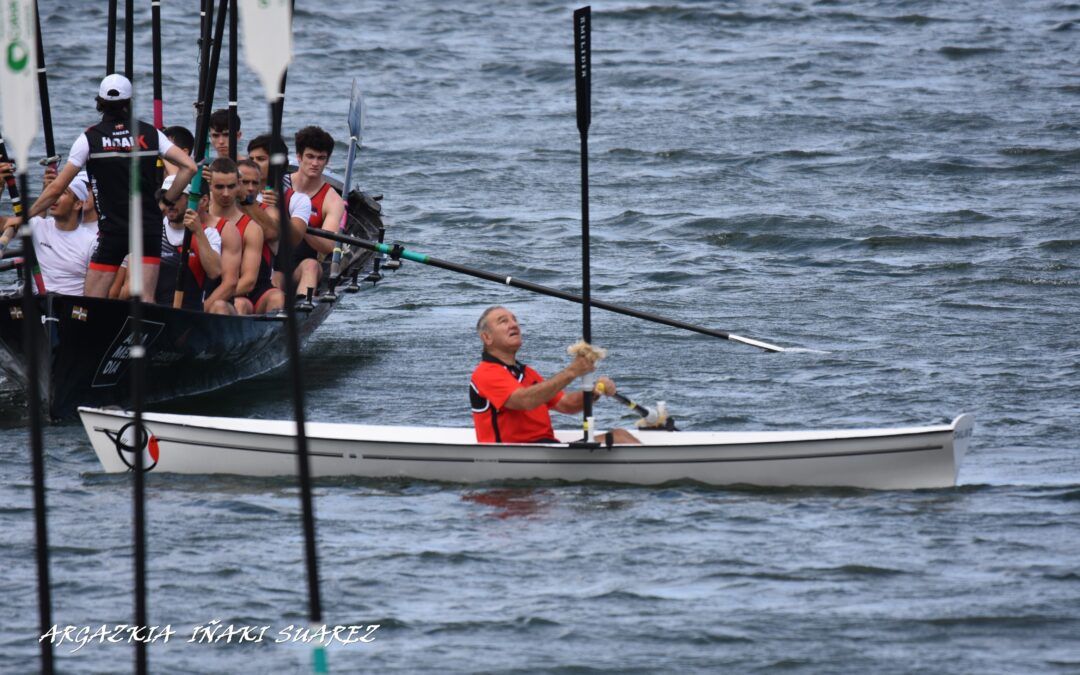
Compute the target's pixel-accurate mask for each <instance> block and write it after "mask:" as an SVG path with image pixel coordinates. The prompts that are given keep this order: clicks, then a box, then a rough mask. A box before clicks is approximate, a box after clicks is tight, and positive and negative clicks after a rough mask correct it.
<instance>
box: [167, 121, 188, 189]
mask: <svg viewBox="0 0 1080 675" xmlns="http://www.w3.org/2000/svg"><path fill="white" fill-rule="evenodd" d="M162 133H164V134H165V138H167V139H169V140H170V141H172V144H173V145H175V146H176V147H178V148H180V151H181V152H183V153H184V154H185V155H187V156H188V157H190V156H191V153H192V152H194V150H195V136H194V135H193V134H192V133H191V132H190V131H189V130H188V128H187V127H182V126H180V125H179V124H177V125H174V126H171V127H165V129H164V130H163V131H162ZM179 170H180V167H178V166H176V165H175V164H173V163H172V162H170V161H168V160H167V159H166V160H165V175H166V176H175V175H176V172H177V171H179Z"/></svg>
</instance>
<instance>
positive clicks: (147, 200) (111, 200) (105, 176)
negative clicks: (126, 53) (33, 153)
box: [27, 74, 195, 302]
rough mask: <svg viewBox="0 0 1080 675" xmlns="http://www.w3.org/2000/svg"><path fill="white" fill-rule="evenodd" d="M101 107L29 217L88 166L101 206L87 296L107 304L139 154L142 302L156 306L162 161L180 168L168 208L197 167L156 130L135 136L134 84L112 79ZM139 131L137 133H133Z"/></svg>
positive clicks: (122, 248) (124, 246)
mask: <svg viewBox="0 0 1080 675" xmlns="http://www.w3.org/2000/svg"><path fill="white" fill-rule="evenodd" d="M97 107H98V110H99V111H100V112H101V113H102V116H101V122H100V123H98V124H96V125H94V126H92V127H90V128H89V129H87V130H86V131H85V132H84V133H82V134H80V135H79V138H78V139H76V141H75V143H74V145H72V147H71V152H69V153H68V161H67V164H65V165H64V168H63V169H62V170H61V171H60V174H59V175H58V176H57V177H56V180H54V181H53V182H52V183H50V184H49V185H48V186H47V187H46V188H45V189H44V190H42V192H41V195H40V196H39V197H38V198H37V201H35V202H34V205H33V206H31V207H30V209H29V211H28V214H27V215H28V217H33V216H36V215H39V214H41V213H43V212H44V211H45V210H46V209H48V208H49V207H50V206H52V204H53V203H54V202H55V201H56V200H57V199H58V198H59V197H60V195H62V194H63V193H64V190H66V189H67V188H68V186H69V185H70V184H71V181H72V180H73V179H74V178H75V175H76V174H77V173H79V170H80V169H81V168H82V167H83V166H84V165H85V166H86V170H87V174H88V175H89V177H90V185H91V189H92V190H93V194H94V199H95V203H96V205H97V209H98V213H99V219H98V230H99V238H98V247H97V250H96V251H95V252H94V256H93V259H92V261H91V262H90V269H89V271H88V272H87V274H86V295H88V296H91V297H96V298H103V297H105V296H106V295H107V294H108V292H109V286H110V285H111V284H112V280H113V277H115V276H116V271H117V270H118V269H119V267H120V262H121V261H122V260H123V259H124V256H125V255H127V253H128V223H129V219H130V214H129V213H128V207H129V204H130V201H131V200H130V194H131V153H132V152H133V151H135V152H138V153H139V173H138V180H139V191H140V194H141V196H142V224H143V245H144V246H145V249H144V251H145V252H147V253H148V254H149V255H144V256H143V260H142V264H143V281H144V287H143V299H144V300H145V301H146V302H152V301H153V299H154V288H155V286H156V285H157V277H158V264H159V263H160V258H159V255H160V251H161V226H160V222H161V210H160V207H159V206H158V202H157V200H156V199H155V198H154V193H155V191H156V188H157V166H156V164H157V161H156V158H157V157H158V156H164V157H165V159H167V160H168V161H170V162H172V163H174V164H176V165H177V166H179V167H180V170H179V172H178V173H177V176H176V181H175V182H174V183H173V185H172V187H171V188H169V190H168V191H167V192H166V193H165V194H164V195H163V201H164V202H165V203H166V204H170V203H173V202H175V201H176V200H177V199H179V198H180V195H181V193H182V190H183V189H184V186H185V185H187V184H188V181H190V180H191V177H192V176H194V175H195V162H193V161H192V160H191V158H190V157H188V156H187V155H185V154H184V152H183V151H182V150H180V149H179V148H177V147H176V146H174V145H173V144H172V142H171V141H169V139H167V138H166V137H165V135H164V134H162V133H161V132H160V131H158V130H157V129H155V128H154V127H153V126H151V125H149V124H147V123H145V122H141V121H140V122H138V123H137V127H138V128H137V129H135V130H130V129H129V128H128V125H129V123H130V117H131V82H129V81H128V79H127V78H126V77H124V76H123V75H117V74H113V75H109V76H108V77H106V78H105V79H103V80H102V81H101V86H100V87H99V88H98V96H97ZM132 131H134V133H132Z"/></svg>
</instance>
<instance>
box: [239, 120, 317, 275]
mask: <svg viewBox="0 0 1080 675" xmlns="http://www.w3.org/2000/svg"><path fill="white" fill-rule="evenodd" d="M272 148H273V149H274V150H276V151H277V152H279V153H281V154H283V155H285V156H288V154H289V148H288V146H286V145H285V141H282V140H281V139H278V140H277V142H275V141H274V137H273V136H271V135H270V134H262V135H260V136H256V137H255V138H253V139H251V142H250V143H248V146H247V152H248V156H247V158H248V159H249V160H251V161H252V162H254V163H255V165H256V166H258V167H259V171H260V172H261V181H262V183H261V184H262V185H264V186H267V187H266V189H264V190H263V191H262V192H260V193H259V194H258V196H256V198H255V199H256V201H258V202H260V203H261V204H263V205H264V206H266V207H267V212H268V213H272V214H273V215H274V223H275V225H276V224H277V221H278V216H277V208H276V207H277V190H276V189H275V188H274V186H271V185H270V155H271V149H272ZM241 179H242V177H241ZM285 187H286V188H287V189H286V190H285V204H286V207H287V208H288V211H289V221H290V224H291V225H292V239H290V240H289V243H291V244H292V245H293V246H294V247H295V246H297V245H298V244H299V243H300V242H301V240H302V239H303V238H304V233H305V232H307V226H308V220H309V219H310V218H311V199H309V198H308V196H307V195H306V194H304V193H303V192H296V191H295V190H293V189H292V188H291V187H288V186H285ZM279 229H280V228H279ZM279 237H280V232H279V234H278V236H276V237H274V238H272V240H271V242H270V250H271V251H272V252H273V253H274V255H275V256H276V255H277V250H278V238H279ZM274 286H276V287H278V288H284V287H285V283H284V277H283V274H282V272H281V271H279V270H275V271H274Z"/></svg>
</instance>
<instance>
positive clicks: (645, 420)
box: [566, 340, 678, 431]
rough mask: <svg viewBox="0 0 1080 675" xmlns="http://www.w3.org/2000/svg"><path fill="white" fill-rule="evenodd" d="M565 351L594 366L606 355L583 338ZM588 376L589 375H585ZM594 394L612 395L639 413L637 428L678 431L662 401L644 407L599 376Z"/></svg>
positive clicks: (602, 350) (605, 378) (612, 383)
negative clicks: (651, 406)
mask: <svg viewBox="0 0 1080 675" xmlns="http://www.w3.org/2000/svg"><path fill="white" fill-rule="evenodd" d="M566 353H567V354H569V355H570V356H573V357H575V358H576V357H579V356H580V357H583V358H586V359H588V360H589V362H590V363H592V364H593V365H594V366H595V365H596V363H597V362H598V361H600V360H601V359H603V358H605V357H606V356H607V350H606V349H603V348H601V347H595V346H593V345H590V344H588V343H587V342H585V341H584V340H582V341H579V342H577V343H575V344H573V345H570V346H569V347H567V348H566ZM586 377H587V378H588V377H589V376H588V375H586ZM593 393H594V395H596V394H604V395H607V396H610V397H612V398H613V399H615V400H616V401H619V402H620V403H622V404H624V405H625V406H627V407H628V408H630V409H631V410H633V411H634V412H636V413H637V414H638V415H641V419H639V420H638V421H637V423H636V424H637V428H639V429H661V430H665V431H678V429H676V428H675V420H674V418H672V417H669V416H668V412H667V405H666V404H665V403H664V402H663V401H658V402H657V403H656V407H655V408H654V409H652V410H650V409H649V408H646V407H645V406H643V405H640V404H638V403H635V402H634V401H632V400H630V399H629V398H627V397H625V396H623V395H622V394H620V393H618V392H617V391H616V390H615V383H614V382H612V381H611V379H609V378H607V377H600V378H599V379H598V380H597V382H596V386H595V388H594V389H593Z"/></svg>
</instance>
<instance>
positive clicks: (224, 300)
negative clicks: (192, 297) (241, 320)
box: [203, 157, 262, 314]
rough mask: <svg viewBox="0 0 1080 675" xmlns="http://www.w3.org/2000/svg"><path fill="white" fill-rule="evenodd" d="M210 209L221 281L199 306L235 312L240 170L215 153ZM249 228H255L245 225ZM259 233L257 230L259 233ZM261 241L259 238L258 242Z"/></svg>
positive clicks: (240, 242) (240, 240) (240, 216)
mask: <svg viewBox="0 0 1080 675" xmlns="http://www.w3.org/2000/svg"><path fill="white" fill-rule="evenodd" d="M208 172H209V174H210V209H209V218H208V222H206V223H204V224H205V225H207V226H211V225H212V226H213V227H215V228H217V231H218V232H219V233H221V281H220V283H219V284H218V285H217V287H216V288H214V289H213V292H211V293H210V294H209V295H208V296H207V297H206V301H205V302H204V303H203V306H204V308H205V310H206V311H207V312H213V313H215V314H236V307H235V306H234V305H233V297H234V296H235V295H236V290H237V284H238V283H239V281H240V262H241V259H242V255H243V247H244V245H243V238H242V237H241V236H240V230H239V229H238V227H237V224H238V223H240V221H241V220H243V219H246V218H247V217H248V216H246V215H244V212H243V211H241V210H240V206H239V204H238V203H237V201H238V200H237V197H238V195H239V194H240V173H239V171H238V170H237V168H236V162H234V161H232V160H231V159H229V158H228V157H218V158H217V159H215V160H214V161H212V162H210V166H209V169H208ZM248 229H249V230H251V231H252V232H254V231H255V230H258V229H259V228H257V227H256V228H248ZM260 234H261V233H260ZM261 243H262V242H259V244H260V246H261Z"/></svg>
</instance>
